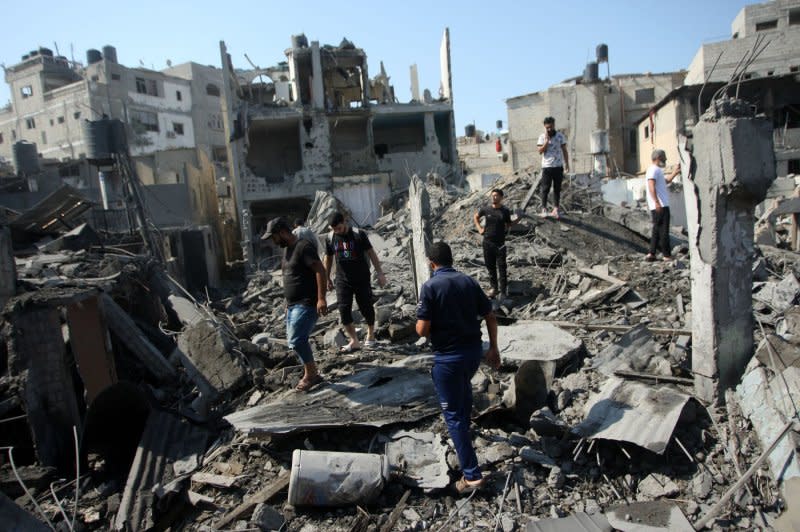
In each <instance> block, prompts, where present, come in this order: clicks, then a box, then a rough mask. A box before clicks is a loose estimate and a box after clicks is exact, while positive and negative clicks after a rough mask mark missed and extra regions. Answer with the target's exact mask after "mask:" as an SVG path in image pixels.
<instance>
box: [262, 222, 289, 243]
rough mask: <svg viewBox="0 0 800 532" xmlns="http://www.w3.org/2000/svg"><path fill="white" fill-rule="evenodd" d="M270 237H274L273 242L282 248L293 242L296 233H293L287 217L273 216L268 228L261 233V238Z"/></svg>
mask: <svg viewBox="0 0 800 532" xmlns="http://www.w3.org/2000/svg"><path fill="white" fill-rule="evenodd" d="M268 238H271V239H272V243H273V244H275V245H276V246H280V247H282V248H285V247H286V246H288V245H289V244H291V243H292V239H293V238H294V235H293V234H292V228H291V227H289V222H287V221H286V218H283V217H278V218H273V219H272V220H270V221H269V223H267V229H266V231H264V234H263V235H261V240H266V239H268Z"/></svg>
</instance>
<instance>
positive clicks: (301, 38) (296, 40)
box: [292, 33, 308, 48]
mask: <svg viewBox="0 0 800 532" xmlns="http://www.w3.org/2000/svg"><path fill="white" fill-rule="evenodd" d="M292 48H308V38H307V37H306V34H305V33H301V34H300V35H292Z"/></svg>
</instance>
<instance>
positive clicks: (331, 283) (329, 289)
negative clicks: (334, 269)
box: [328, 277, 333, 292]
mask: <svg viewBox="0 0 800 532" xmlns="http://www.w3.org/2000/svg"><path fill="white" fill-rule="evenodd" d="M328 292H333V281H331V278H330V277H328Z"/></svg>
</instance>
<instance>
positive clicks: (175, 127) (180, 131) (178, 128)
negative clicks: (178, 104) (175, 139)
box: [172, 122, 184, 135]
mask: <svg viewBox="0 0 800 532" xmlns="http://www.w3.org/2000/svg"><path fill="white" fill-rule="evenodd" d="M172 132H173V133H175V134H176V135H184V127H183V124H182V123H181V122H173V123H172Z"/></svg>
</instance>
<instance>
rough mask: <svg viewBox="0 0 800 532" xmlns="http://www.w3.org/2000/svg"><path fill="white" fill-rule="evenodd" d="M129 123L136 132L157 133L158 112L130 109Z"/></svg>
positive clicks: (159, 129)
mask: <svg viewBox="0 0 800 532" xmlns="http://www.w3.org/2000/svg"><path fill="white" fill-rule="evenodd" d="M130 124H131V127H133V129H134V131H136V132H137V133H158V132H160V131H161V128H160V127H159V124H158V113H154V112H152V111H142V110H139V109H131V114H130Z"/></svg>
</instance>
